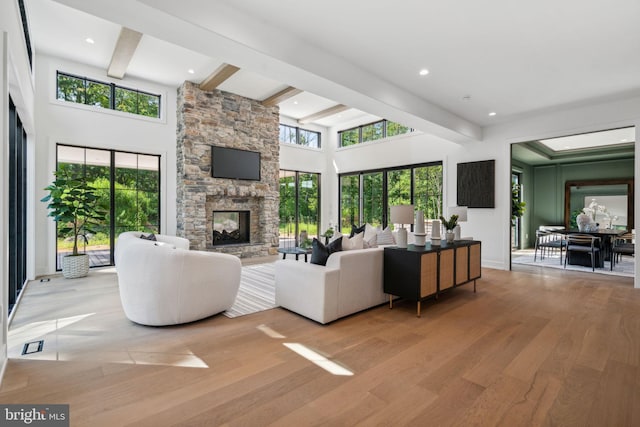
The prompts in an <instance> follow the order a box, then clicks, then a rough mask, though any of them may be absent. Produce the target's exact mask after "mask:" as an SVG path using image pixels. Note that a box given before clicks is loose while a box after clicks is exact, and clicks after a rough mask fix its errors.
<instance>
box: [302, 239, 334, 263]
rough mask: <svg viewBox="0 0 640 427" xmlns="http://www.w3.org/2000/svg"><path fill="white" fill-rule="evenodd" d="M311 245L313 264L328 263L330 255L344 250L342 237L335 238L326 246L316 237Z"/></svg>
mask: <svg viewBox="0 0 640 427" xmlns="http://www.w3.org/2000/svg"><path fill="white" fill-rule="evenodd" d="M311 247H312V250H311V261H310V262H311V264H318V265H327V259H329V255H331V254H332V253H334V252H339V251H341V250H342V237H340V238H338V239H336V240H334V241H333V242H331V243H329V244H328V245H326V246H325V245H323V244H322V242H320V241H319V240H318V239H316V238H315V237H314V238H313V242H312V243H311Z"/></svg>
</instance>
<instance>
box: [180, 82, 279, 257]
mask: <svg viewBox="0 0 640 427" xmlns="http://www.w3.org/2000/svg"><path fill="white" fill-rule="evenodd" d="M177 112H178V123H177V153H176V154H177V162H178V164H177V168H178V181H177V216H178V218H177V231H178V233H177V234H178V236H181V237H185V238H187V239H189V241H190V242H191V248H192V249H197V250H211V251H219V252H225V253H232V254H235V255H238V256H240V257H253V256H266V255H273V254H275V253H277V248H278V224H279V199H280V193H279V188H278V185H279V170H280V160H279V148H280V147H279V142H278V140H279V108H278V107H277V106H275V107H265V106H263V105H262V104H260V102H258V101H255V100H252V99H248V98H244V97H242V96H239V95H234V94H231V93H228V92H223V91H220V90H214V91H207V92H205V91H202V90H200V89H199V88H198V86H197V85H196V84H194V83H191V82H185V83H184V84H183V85H182V86H181V87H180V88H179V89H178V105H177ZM212 145H216V146H222V147H229V148H239V149H243V150H250V151H259V152H260V153H261V155H260V157H261V159H260V160H261V171H260V176H261V180H260V181H244V180H232V179H217V178H212V177H211V146H212ZM213 210H221V211H224V210H248V211H250V219H251V231H250V240H251V243H249V244H237V245H219V246H218V245H216V246H213V245H212V240H213V237H212V236H213V224H212V215H211V212H212V211H213Z"/></svg>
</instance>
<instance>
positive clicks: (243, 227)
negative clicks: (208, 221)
mask: <svg viewBox="0 0 640 427" xmlns="http://www.w3.org/2000/svg"><path fill="white" fill-rule="evenodd" d="M250 225H251V223H250V215H249V211H213V240H212V242H213V245H214V246H219V245H234V244H239V243H250V238H249V230H250Z"/></svg>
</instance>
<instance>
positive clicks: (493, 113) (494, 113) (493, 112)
mask: <svg viewBox="0 0 640 427" xmlns="http://www.w3.org/2000/svg"><path fill="white" fill-rule="evenodd" d="M496 114H497V113H496V112H495V111H492V112H490V113H489V115H490V116H491V117H493V116H495V115H496Z"/></svg>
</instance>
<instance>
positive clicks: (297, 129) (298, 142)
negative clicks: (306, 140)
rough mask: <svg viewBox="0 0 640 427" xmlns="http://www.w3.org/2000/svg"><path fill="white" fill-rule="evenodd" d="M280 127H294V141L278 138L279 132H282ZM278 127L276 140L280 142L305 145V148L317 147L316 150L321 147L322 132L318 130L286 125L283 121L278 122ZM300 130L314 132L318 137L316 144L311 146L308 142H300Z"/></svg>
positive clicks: (292, 128) (291, 128)
mask: <svg viewBox="0 0 640 427" xmlns="http://www.w3.org/2000/svg"><path fill="white" fill-rule="evenodd" d="M282 127H286V128H288V129H290V130H294V129H295V142H290V141H283V140H281V139H280V134H281V133H282V132H281V128H282ZM278 129H279V132H278V140H279V142H280V143H282V144H289V145H297V146H299V147H307V148H312V149H317V150H320V149H321V148H322V133H321V132H319V131H315V130H311V129H305V128H301V127H298V126H291V125H288V124H285V123H280V126H279V128H278ZM301 131H302V132H309V133H313V134H316V135H317V138H318V146H317V147H313V146H311V145H309V144H301V143H300V132H301Z"/></svg>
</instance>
